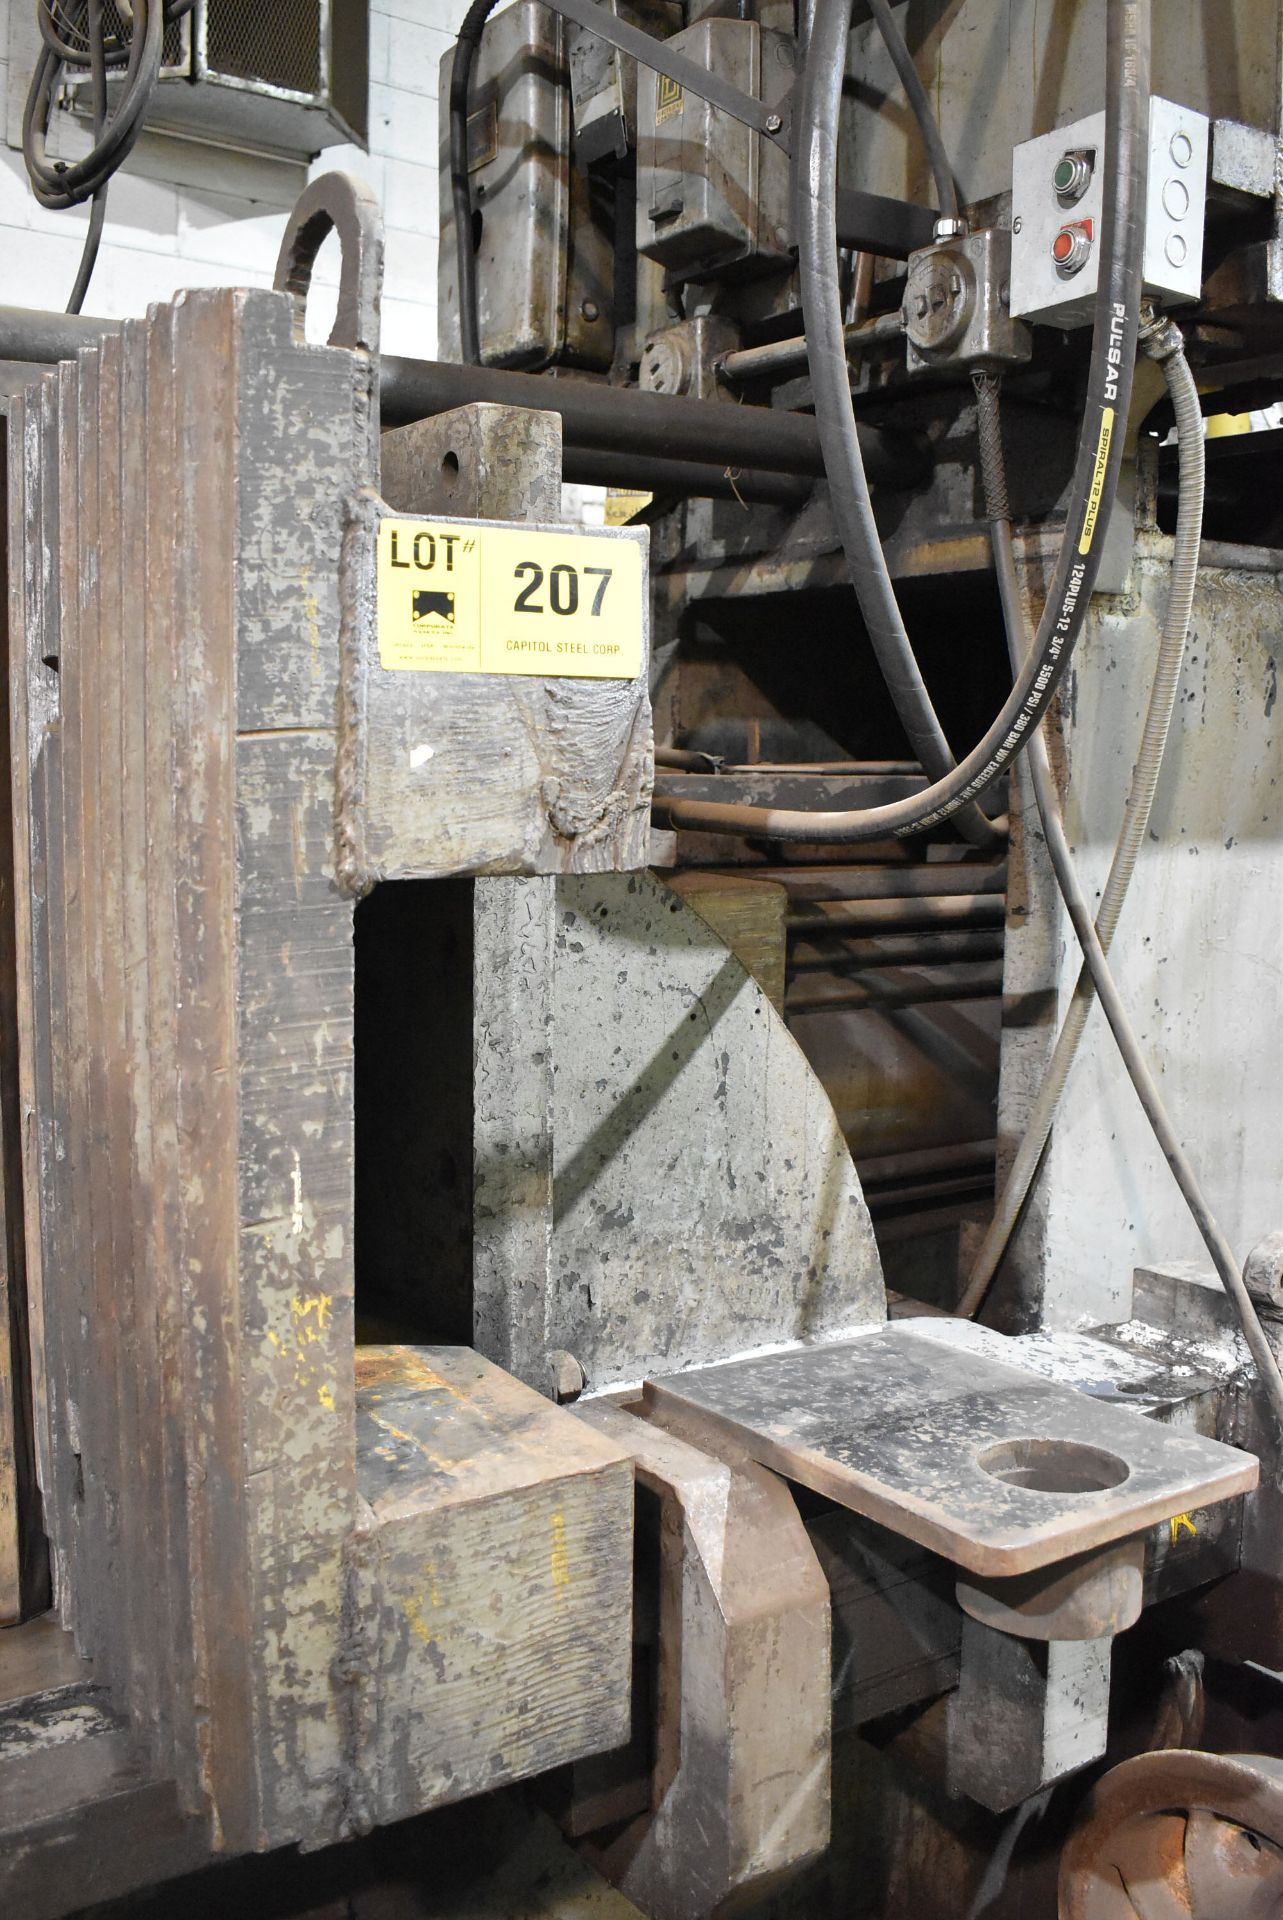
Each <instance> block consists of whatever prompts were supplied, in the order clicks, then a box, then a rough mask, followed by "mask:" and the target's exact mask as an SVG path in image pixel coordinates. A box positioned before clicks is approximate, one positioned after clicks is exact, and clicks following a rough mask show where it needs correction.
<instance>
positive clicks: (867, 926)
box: [787, 893, 1007, 939]
mask: <svg viewBox="0 0 1283 1920" xmlns="http://www.w3.org/2000/svg"><path fill="white" fill-rule="evenodd" d="M1006 915H1007V903H1006V900H1005V899H1004V897H1003V895H1002V894H1000V893H971V894H920V895H919V896H918V897H917V898H916V899H913V898H910V899H899V900H897V899H889V900H810V901H808V902H807V903H806V905H805V906H801V907H795V908H794V909H793V910H792V911H791V912H790V914H789V916H788V922H787V924H788V930H789V932H790V933H792V934H805V935H806V936H807V937H808V938H809V939H815V938H817V937H819V938H821V939H823V938H824V937H825V936H831V935H835V934H836V935H842V934H848V933H861V934H865V935H868V934H871V933H924V932H930V931H935V930H938V931H941V932H943V931H945V930H946V929H954V928H960V927H1001V926H1002V925H1003V923H1004V921H1005V919H1006Z"/></svg>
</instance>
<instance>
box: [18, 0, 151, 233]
mask: <svg viewBox="0 0 1283 1920" xmlns="http://www.w3.org/2000/svg"><path fill="white" fill-rule="evenodd" d="M40 4H41V8H42V18H43V16H44V13H46V12H47V0H40ZM85 11H86V12H87V9H86V10H85ZM79 17H83V16H78V18H79ZM164 26H165V23H164V8H163V7H162V5H161V3H160V0H134V29H133V32H132V34H131V35H130V39H129V53H128V58H127V61H126V74H125V80H124V85H123V89H122V93H121V97H120V99H119V101H118V102H117V105H116V110H115V112H114V113H113V114H112V116H111V118H110V120H108V122H107V124H106V126H105V127H104V128H103V130H102V134H101V137H99V138H98V139H96V140H95V141H94V144H93V146H92V147H91V148H90V150H89V152H88V153H87V154H85V155H84V156H83V158H82V159H79V160H50V159H49V157H48V154H47V152H46V150H45V136H46V134H47V133H48V130H49V118H50V115H51V113H52V111H53V101H54V94H55V88H56V83H57V80H58V77H59V75H60V74H61V72H62V69H63V66H64V58H65V57H64V56H60V55H58V54H56V53H55V52H54V51H53V48H52V47H51V46H50V45H49V44H48V42H47V41H46V42H45V43H44V44H43V45H42V46H41V49H40V54H39V57H38V58H37V61H36V66H35V71H34V73H33V74H32V77H31V89H30V91H29V93H28V94H27V104H26V109H25V111H24V113H23V119H22V153H23V159H24V160H25V161H26V166H27V174H28V177H29V179H30V181H31V190H32V192H33V193H34V194H35V196H36V199H37V200H38V201H39V202H40V204H41V206H42V207H53V208H63V207H75V206H79V205H80V204H81V202H82V201H85V200H89V199H92V197H93V195H94V194H95V193H97V191H98V189H99V188H100V187H101V186H103V185H104V184H105V183H106V182H107V181H108V180H109V179H110V178H111V176H112V174H113V173H114V172H115V171H116V168H117V167H118V166H119V165H120V164H121V162H122V161H123V160H124V159H126V158H127V156H128V155H129V153H130V152H131V151H132V149H133V146H134V143H135V142H136V140H137V139H138V136H139V134H140V133H141V132H142V127H143V116H144V114H145V113H146V111H147V107H148V105H149V103H150V101H151V95H152V89H153V88H154V86H155V83H156V79H157V77H158V75H159V73H160V56H161V51H162V47H163V43H164ZM77 64H79V65H81V66H88V65H89V64H90V51H89V44H88V41H86V45H85V48H84V50H83V51H82V53H81V54H80V58H79V61H78V62H77Z"/></svg>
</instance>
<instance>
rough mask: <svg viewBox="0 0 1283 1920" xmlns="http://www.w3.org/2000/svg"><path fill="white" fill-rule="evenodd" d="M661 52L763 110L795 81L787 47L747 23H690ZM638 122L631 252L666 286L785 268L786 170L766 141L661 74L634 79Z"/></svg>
mask: <svg viewBox="0 0 1283 1920" xmlns="http://www.w3.org/2000/svg"><path fill="white" fill-rule="evenodd" d="M668 45H669V46H670V47H672V49H673V50H674V52H677V53H684V54H685V55H686V57H687V59H688V60H694V61H695V62H696V63H697V64H698V65H699V66H701V67H707V68H708V69H709V71H710V72H712V73H715V74H717V75H718V77H719V78H720V79H724V80H729V81H730V82H731V83H732V84H733V85H734V86H737V87H739V88H740V90H741V92H743V93H747V94H749V95H750V96H751V97H752V98H753V99H756V100H762V101H764V102H765V103H766V105H768V106H774V105H776V104H777V103H782V102H783V101H784V99H785V98H786V96H787V94H788V93H789V91H790V89H791V88H792V86H793V84H794V81H795V79H796V74H795V72H794V51H793V42H792V40H791V39H788V38H786V37H785V36H784V35H782V34H778V33H764V32H763V31H762V30H761V28H760V27H759V26H758V24H757V22H756V21H755V20H723V19H713V18H706V19H703V20H699V21H697V22H696V23H695V25H694V26H690V27H687V28H685V30H684V31H683V32H681V33H676V34H674V35H673V37H672V39H671V40H670V41H669V42H668ZM637 117H638V140H637V251H638V253H640V254H643V255H645V256H646V258H648V259H650V260H654V261H657V262H658V264H659V265H660V266H661V267H663V268H664V270H665V274H666V276H667V278H668V280H669V281H671V282H672V283H673V284H678V283H680V282H682V281H685V280H698V279H706V278H712V277H713V276H721V277H725V276H726V275H727V274H728V273H732V274H735V275H741V276H742V275H746V274H752V273H758V272H762V271H770V270H778V269H780V268H783V267H787V266H789V265H790V264H791V255H790V252H789V233H788V222H789V177H790V176H789V163H788V159H787V156H786V155H785V154H784V153H783V152H782V151H781V149H780V148H779V147H777V146H776V145H775V144H774V142H772V141H770V140H766V139H764V138H763V137H762V136H761V135H760V134H758V133H755V132H754V131H753V129H752V128H751V127H746V126H744V125H743V123H742V122H741V121H739V120H733V119H732V118H731V116H730V115H729V114H728V113H723V112H722V111H721V110H720V109H719V108H717V107H714V106H710V104H709V103H708V101H707V100H701V99H700V98H699V96H698V95H697V94H693V93H688V92H687V91H686V89H685V88H683V87H680V86H678V84H677V83H676V81H674V80H670V79H669V77H668V75H667V74H664V73H653V74H642V76H641V77H640V79H639V81H638V101H637Z"/></svg>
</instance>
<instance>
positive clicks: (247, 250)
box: [0, 0, 466, 356]
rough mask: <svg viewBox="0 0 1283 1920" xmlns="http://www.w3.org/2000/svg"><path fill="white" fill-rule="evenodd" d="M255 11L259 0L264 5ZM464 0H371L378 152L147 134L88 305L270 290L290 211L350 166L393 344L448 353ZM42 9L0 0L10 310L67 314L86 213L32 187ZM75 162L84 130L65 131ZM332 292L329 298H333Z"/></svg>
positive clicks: (331, 262) (112, 208)
mask: <svg viewBox="0 0 1283 1920" xmlns="http://www.w3.org/2000/svg"><path fill="white" fill-rule="evenodd" d="M253 3H254V4H258V0H253ZM465 7H466V0H370V16H371V17H370V151H369V152H368V153H365V152H362V151H361V150H360V149H359V148H356V147H348V146H339V147H330V148H327V149H326V150H325V152H324V153H322V154H321V155H320V156H319V157H318V158H317V159H316V160H315V161H313V162H312V165H311V167H310V168H308V167H306V166H303V165H299V164H295V163H292V162H290V161H284V160H276V159H268V158H264V157H262V156H260V155H254V154H247V153H237V152H235V151H233V150H231V149H229V148H219V147H212V146H205V145H198V144H196V143H195V142H191V141H185V140H179V139H174V138H172V137H169V136H167V135H160V134H144V135H143V137H142V139H141V140H140V141H139V144H138V146H137V147H136V148H135V150H134V153H133V154H132V156H131V157H130V159H129V160H128V161H127V162H126V164H125V167H124V168H123V169H122V171H121V172H119V173H118V174H117V175H116V177H115V179H114V180H113V182H112V185H111V191H110V195H109V198H108V210H107V224H106V230H105V234H104V238H103V246H102V251H101V253H100V255H99V259H98V265H97V268H96V270H95V273H94V278H93V281H92V283H91V285H90V289H89V296H88V298H87V300H86V302H85V311H86V312H88V313H95V314H102V315H104V316H107V317H109V318H113V319H114V318H120V317H124V316H127V315H130V314H140V313H143V312H145V311H146V308H147V305H148V303H149V302H150V301H153V300H163V299H168V298H169V297H170V295H171V294H173V293H174V292H176V291H177V289H178V288H179V287H185V286H227V285H246V286H268V285H270V284H271V278H272V270H273V268H274V266H275V263H276V254H277V249H278V248H279V245H280V240H281V234H282V232H283V230H284V226H285V220H286V216H287V214H288V212H289V209H290V207H291V206H292V205H293V204H294V201H295V200H296V199H297V198H298V195H299V193H300V192H301V191H302V189H303V186H304V185H305V183H306V181H307V179H308V177H309V173H315V172H320V171H325V170H326V169H328V168H331V167H345V168H348V169H349V170H350V171H352V172H355V173H359V174H361V175H362V176H363V177H364V178H365V179H367V180H368V181H369V182H370V184H371V185H372V186H373V187H374V189H375V191H376V192H377V193H378V195H379V198H380V200H381V201H382V203H383V209H384V216H385V219H386V222H387V230H388V231H387V240H388V250H387V273H386V279H385V283H384V306H383V343H384V346H385V347H386V349H387V351H388V352H389V353H404V354H414V355H418V356H431V355H432V354H434V353H435V351H436V340H437V323H436V271H437V164H436V154H437V74H438V69H439V65H440V60H441V55H442V53H443V52H444V51H445V49H446V48H447V47H448V46H449V44H450V42H451V39H452V38H453V35H454V31H455V29H456V28H457V26H458V23H459V21H460V20H461V19H462V17H463V14H464V11H465ZM35 44H36V28H35V0H0V103H3V114H2V123H3V132H4V134H5V136H6V141H7V143H6V144H0V250H2V252H0V257H2V258H3V260H4V263H5V264H4V273H3V289H4V290H3V292H2V293H0V301H3V302H4V303H5V304H8V305H13V306H26V307H50V308H62V307H64V306H65V305H66V301H67V296H68V294H69V293H70V291H71V286H72V282H73V280H74V279H75V275H76V266H77V263H78V261H79V257H80V249H81V246H82V244H83V240H84V229H85V222H86V219H87V213H86V212H85V211H83V210H81V209H77V210H75V211H74V212H70V213H49V212H46V211H45V210H44V209H43V208H42V207H40V206H39V205H37V203H36V201H35V199H34V198H33V197H32V194H31V190H30V187H29V186H28V184H27V177H26V171H25V169H24V167H23V163H22V154H21V152H20V151H19V150H18V148H19V143H20V141H21V125H22V101H23V98H24V97H25V92H26V84H27V78H28V72H29V61H30V54H31V50H32V49H33V48H34V45H35ZM59 138H61V139H63V140H65V141H66V143H67V144H66V146H65V148H62V149H57V150H63V151H67V152H74V151H77V150H79V147H80V146H82V145H83V143H84V139H85V136H84V134H83V132H82V130H81V129H80V128H79V127H77V126H74V125H72V124H71V123H67V124H66V125H65V126H64V127H63V129H62V130H61V132H60V134H59ZM336 267H337V260H336V256H335V248H334V242H333V241H331V242H330V243H328V245H327V247H326V248H325V249H324V251H323V253H322V255H321V258H320V259H319V260H318V262H317V294H316V297H315V299H314V301H313V302H312V307H313V309H314V310H313V311H310V312H309V316H308V332H309V334H310V335H312V336H313V337H316V338H324V334H325V332H327V331H328V328H329V322H330V319H331V318H332V314H333V291H332V290H333V287H334V284H335V279H336ZM327 289H328V290H329V299H328V301H327V299H326V292H327Z"/></svg>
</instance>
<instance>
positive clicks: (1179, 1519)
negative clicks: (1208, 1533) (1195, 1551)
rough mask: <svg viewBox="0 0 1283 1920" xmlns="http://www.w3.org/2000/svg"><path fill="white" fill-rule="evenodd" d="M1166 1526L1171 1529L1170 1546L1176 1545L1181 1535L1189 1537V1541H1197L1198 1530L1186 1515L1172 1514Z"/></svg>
mask: <svg viewBox="0 0 1283 1920" xmlns="http://www.w3.org/2000/svg"><path fill="white" fill-rule="evenodd" d="M1168 1525H1169V1527H1170V1528H1171V1544H1172V1546H1175V1545H1176V1542H1177V1541H1178V1540H1179V1539H1180V1537H1181V1535H1182V1533H1187V1534H1188V1535H1189V1536H1190V1538H1191V1540H1197V1539H1198V1528H1197V1527H1196V1526H1195V1525H1194V1522H1193V1521H1192V1520H1191V1519H1190V1517H1189V1515H1188V1514H1187V1513H1177V1514H1174V1515H1173V1516H1172V1518H1171V1520H1170V1521H1169V1522H1168Z"/></svg>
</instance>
